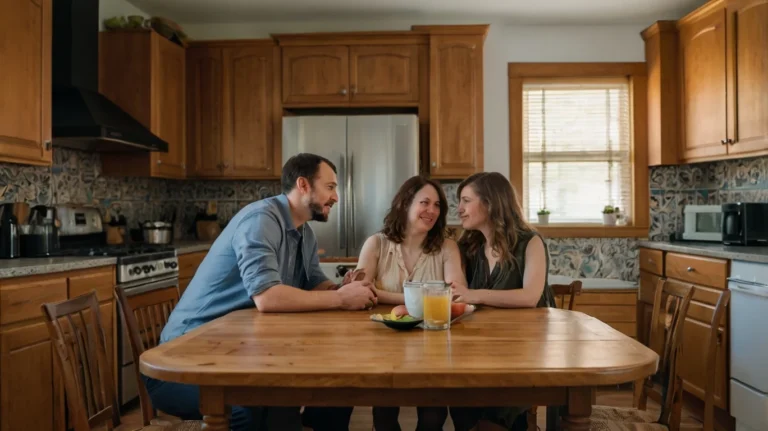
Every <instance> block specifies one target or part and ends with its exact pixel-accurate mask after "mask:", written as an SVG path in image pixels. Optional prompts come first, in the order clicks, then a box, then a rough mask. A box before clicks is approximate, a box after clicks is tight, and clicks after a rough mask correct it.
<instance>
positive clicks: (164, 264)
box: [163, 262, 171, 268]
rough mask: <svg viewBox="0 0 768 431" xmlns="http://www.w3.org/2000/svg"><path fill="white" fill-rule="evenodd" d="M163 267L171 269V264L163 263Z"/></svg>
mask: <svg viewBox="0 0 768 431" xmlns="http://www.w3.org/2000/svg"><path fill="white" fill-rule="evenodd" d="M163 266H164V267H165V268H170V267H171V262H163Z"/></svg>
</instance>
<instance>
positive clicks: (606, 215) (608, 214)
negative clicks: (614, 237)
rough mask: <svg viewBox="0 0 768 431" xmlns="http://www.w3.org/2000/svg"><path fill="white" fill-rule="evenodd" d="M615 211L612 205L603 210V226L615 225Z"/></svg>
mask: <svg viewBox="0 0 768 431" xmlns="http://www.w3.org/2000/svg"><path fill="white" fill-rule="evenodd" d="M616 209H617V208H614V207H613V206H612V205H606V206H605V207H604V208H603V224H604V225H606V226H615V225H616Z"/></svg>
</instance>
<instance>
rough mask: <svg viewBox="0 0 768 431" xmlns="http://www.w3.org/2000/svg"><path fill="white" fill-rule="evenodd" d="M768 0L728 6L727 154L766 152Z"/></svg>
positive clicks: (736, 1)
mask: <svg viewBox="0 0 768 431" xmlns="http://www.w3.org/2000/svg"><path fill="white" fill-rule="evenodd" d="M766 23H768V0H733V1H731V2H730V3H729V4H728V28H729V29H730V36H731V42H730V44H729V48H730V52H732V53H733V55H732V56H731V57H730V58H729V61H732V62H733V64H732V65H731V67H730V68H729V71H732V72H731V73H732V79H731V80H729V88H728V90H729V96H730V102H731V103H730V107H731V109H730V111H731V115H730V116H729V120H730V124H731V125H733V128H734V130H733V131H732V133H729V137H730V138H731V139H732V142H731V145H730V146H729V148H728V152H729V153H750V152H755V151H765V150H768V60H766V56H768V24H766Z"/></svg>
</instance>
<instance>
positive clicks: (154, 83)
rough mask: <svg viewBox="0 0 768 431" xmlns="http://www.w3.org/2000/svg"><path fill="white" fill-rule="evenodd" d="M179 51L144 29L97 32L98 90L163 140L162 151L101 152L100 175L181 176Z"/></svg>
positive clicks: (183, 148) (182, 79)
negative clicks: (163, 149) (164, 147)
mask: <svg viewBox="0 0 768 431" xmlns="http://www.w3.org/2000/svg"><path fill="white" fill-rule="evenodd" d="M185 69H186V68H185V52H184V48H183V47H182V46H179V45H177V44H175V43H173V42H171V41H170V40H168V39H166V38H165V37H163V36H161V35H160V34H158V33H157V32H155V31H153V30H149V29H141V30H123V31H117V30H116V31H106V32H102V33H100V34H99V92H100V93H101V94H103V95H104V96H106V97H108V98H109V99H111V100H112V101H113V102H114V103H115V104H117V105H118V106H120V107H121V108H122V109H124V110H125V111H126V112H127V113H128V114H130V115H131V116H133V117H134V118H136V119H137V120H138V121H140V122H141V123H142V124H143V125H144V126H146V127H148V128H149V129H150V130H151V131H152V133H154V134H155V135H157V136H158V137H160V138H161V139H163V140H165V141H166V142H168V152H141V153H116V154H111V153H104V154H102V156H101V160H102V171H103V173H104V175H115V176H142V177H159V178H185V177H186V170H187V166H186V163H187V161H186V143H185V135H186V127H185V118H186V112H185V111H186V104H185Z"/></svg>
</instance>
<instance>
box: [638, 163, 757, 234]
mask: <svg viewBox="0 0 768 431" xmlns="http://www.w3.org/2000/svg"><path fill="white" fill-rule="evenodd" d="M650 178H651V223H652V225H651V232H650V238H651V239H652V240H669V236H670V235H671V234H675V233H677V234H682V232H683V228H684V225H683V223H684V220H683V208H684V206H685V205H694V204H695V205H719V204H723V203H728V202H739V201H741V202H768V157H757V158H748V159H738V160H727V161H721V162H711V163H698V164H692V165H682V166H663V167H655V168H651V172H650Z"/></svg>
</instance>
